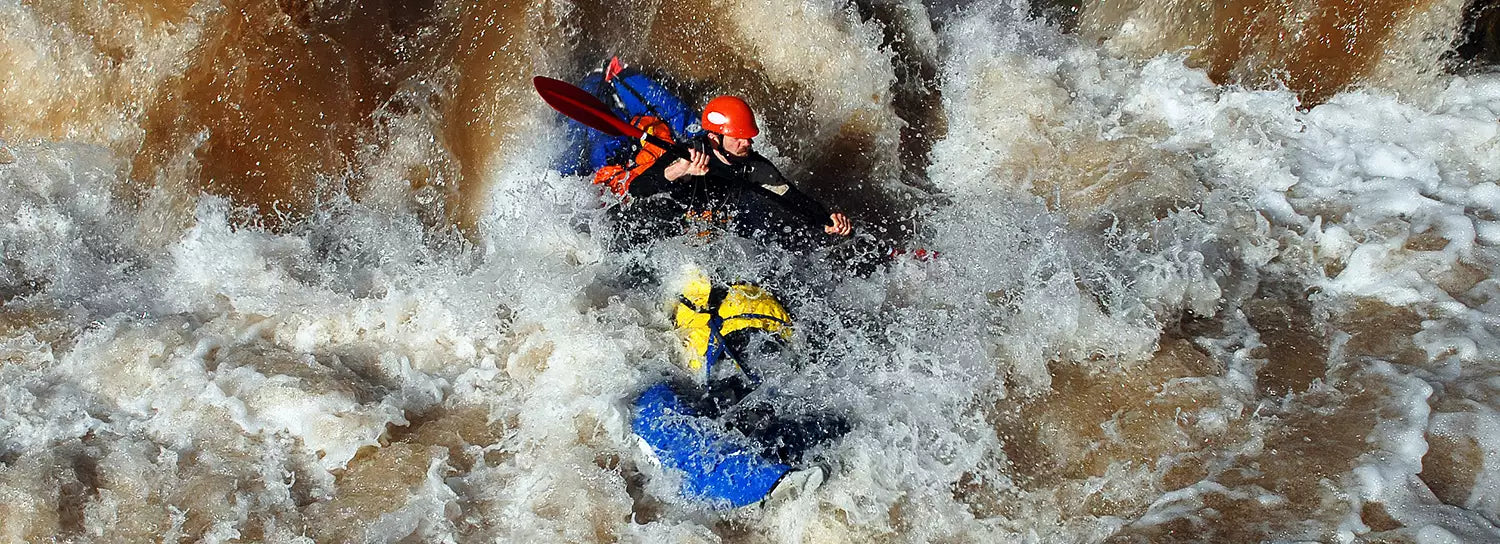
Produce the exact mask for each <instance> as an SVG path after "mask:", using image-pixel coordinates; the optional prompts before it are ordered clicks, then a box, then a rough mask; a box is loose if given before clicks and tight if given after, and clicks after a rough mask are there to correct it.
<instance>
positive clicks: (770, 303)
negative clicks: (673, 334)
mask: <svg viewBox="0 0 1500 544" xmlns="http://www.w3.org/2000/svg"><path fill="white" fill-rule="evenodd" d="M680 292H681V295H680V296H679V297H678V299H677V302H676V305H675V306H676V307H675V309H674V312H673V319H672V322H673V324H674V325H676V326H677V331H678V332H679V333H680V334H681V335H682V339H683V343H684V344H685V348H686V353H685V354H684V355H685V356H684V359H685V362H684V366H685V367H686V368H687V370H688V372H689V373H691V374H692V375H693V378H694V379H695V380H697V381H698V382H699V383H704V382H707V381H708V378H709V376H710V374H711V373H712V372H713V371H714V366H715V365H716V364H717V363H719V362H721V361H724V360H726V359H727V360H728V361H729V362H730V363H731V364H735V365H736V366H738V364H739V363H738V362H737V361H734V357H733V354H730V353H728V349H727V348H726V346H725V343H724V337H726V336H728V335H730V334H733V333H735V332H738V331H742V330H746V329H759V330H762V331H766V332H769V333H774V334H777V335H779V336H781V337H782V338H783V339H789V338H791V336H792V320H791V316H790V315H788V314H787V311H786V308H785V307H783V306H782V305H781V302H780V301H778V300H776V297H774V296H772V295H771V293H769V292H767V291H766V290H765V289H761V288H760V287H758V286H755V285H751V284H748V283H732V284H729V285H725V286H716V285H714V284H713V282H712V281H710V280H709V279H708V277H707V276H704V275H702V274H701V273H699V274H696V275H695V276H694V277H691V278H690V279H689V280H688V281H687V282H686V283H685V284H684V285H683V287H682V288H681V291H680ZM738 370H739V371H741V372H743V371H745V369H744V368H738Z"/></svg>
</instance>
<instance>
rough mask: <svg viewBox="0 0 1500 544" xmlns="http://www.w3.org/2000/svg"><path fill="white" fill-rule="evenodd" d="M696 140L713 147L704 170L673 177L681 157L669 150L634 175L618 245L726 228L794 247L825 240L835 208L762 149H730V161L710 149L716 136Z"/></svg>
mask: <svg viewBox="0 0 1500 544" xmlns="http://www.w3.org/2000/svg"><path fill="white" fill-rule="evenodd" d="M689 145H693V146H695V147H696V148H697V149H699V150H702V151H704V152H705V153H709V154H710V157H709V162H710V163H711V166H710V172H709V174H708V175H705V176H683V177H680V178H678V179H676V180H674V181H668V180H667V178H666V169H667V166H669V165H670V164H672V163H673V162H674V161H675V160H676V158H674V157H670V156H669V157H664V158H662V159H661V160H658V161H656V163H655V164H653V165H652V166H651V168H649V169H647V170H646V171H645V172H642V173H641V174H640V175H639V176H637V177H636V178H635V179H634V180H632V181H631V182H630V190H629V196H630V201H629V202H628V203H626V204H624V205H622V206H619V207H618V208H616V209H615V212H614V214H613V215H614V216H615V222H616V224H617V229H619V237H618V238H617V243H618V245H621V246H624V247H633V246H636V245H639V244H642V243H645V242H649V241H651V240H655V239H659V238H665V237H670V236H676V235H680V234H697V233H706V232H712V231H715V230H721V229H722V230H725V231H728V232H732V233H734V234H737V235H740V236H743V237H746V238H751V239H754V240H759V241H763V242H770V243H773V244H776V245H779V246H781V247H784V248H786V249H789V250H793V251H805V250H808V249H811V248H815V247H818V246H819V245H820V244H822V243H825V242H824V240H823V238H825V237H827V236H828V235H827V234H825V233H824V232H823V226H824V225H825V224H830V223H829V215H830V214H829V211H828V208H827V207H825V206H823V205H822V204H820V203H818V201H816V200H813V199H812V198H811V197H808V196H807V195H806V194H805V193H803V192H801V191H798V190H797V188H796V187H794V186H792V184H791V183H789V182H787V180H786V177H785V176H782V175H781V171H780V170H778V169H777V168H776V166H775V165H773V164H771V161H769V160H767V159H766V158H765V157H763V156H761V155H760V154H759V153H756V152H753V151H752V152H750V155H749V156H746V157H733V156H729V155H728V154H725V156H726V157H728V158H729V159H730V161H731V164H729V165H725V164H723V163H722V162H719V160H718V159H717V158H716V157H714V156H713V155H712V151H708V149H709V142H708V141H707V140H706V139H701V138H700V139H697V140H693V141H690V142H689Z"/></svg>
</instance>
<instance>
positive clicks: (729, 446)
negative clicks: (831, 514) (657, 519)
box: [631, 383, 792, 508]
mask: <svg viewBox="0 0 1500 544" xmlns="http://www.w3.org/2000/svg"><path fill="white" fill-rule="evenodd" d="M631 430H633V431H635V434H636V435H637V436H640V437H641V439H642V440H644V441H645V442H646V444H647V445H648V446H650V447H651V451H652V453H654V454H655V455H656V458H657V460H658V461H660V462H661V464H662V465H663V466H665V467H667V468H669V469H672V470H675V471H678V472H681V473H682V492H683V494H684V495H687V496H688V497H689V498H692V499H695V500H701V501H704V502H707V503H709V504H713V505H716V506H727V507H731V508H739V507H742V506H748V505H751V504H755V503H757V502H760V501H761V499H764V498H765V497H766V496H767V495H769V494H770V493H771V490H772V489H773V488H775V487H776V483H777V482H778V481H780V480H781V478H782V476H784V475H785V474H786V473H788V472H791V471H792V467H790V466H787V465H784V464H781V463H777V462H775V461H773V460H771V459H768V458H766V457H764V456H763V455H761V454H760V453H759V452H760V451H761V449H762V448H761V447H760V446H759V445H758V444H756V443H754V442H753V441H751V440H750V439H748V438H745V437H744V436H741V435H739V434H738V433H734V432H732V431H729V430H728V429H725V428H724V426H723V425H720V424H719V423H718V422H717V421H714V420H713V419H711V418H707V417H702V416H700V415H699V414H697V413H695V412H694V411H693V410H692V409H691V408H690V407H688V406H686V405H685V404H684V403H683V401H682V399H681V398H680V397H679V396H678V395H677V393H676V392H674V391H672V388H671V386H670V385H668V384H666V383H660V384H657V385H655V386H652V387H651V388H649V389H647V390H646V391H645V392H643V393H641V396H640V397H638V398H637V399H636V401H635V420H634V421H633V422H632V423H631Z"/></svg>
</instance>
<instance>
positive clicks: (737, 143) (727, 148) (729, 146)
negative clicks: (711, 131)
mask: <svg viewBox="0 0 1500 544" xmlns="http://www.w3.org/2000/svg"><path fill="white" fill-rule="evenodd" d="M754 142H755V140H753V139H750V138H735V137H734V136H720V137H719V146H720V147H723V148H724V152H725V153H729V154H730V155H734V156H736V157H746V156H749V155H750V144H752V143H754Z"/></svg>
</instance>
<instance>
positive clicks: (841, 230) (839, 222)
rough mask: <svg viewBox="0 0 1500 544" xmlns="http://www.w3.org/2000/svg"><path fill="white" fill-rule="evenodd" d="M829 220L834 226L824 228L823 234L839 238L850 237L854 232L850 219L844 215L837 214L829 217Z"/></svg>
mask: <svg viewBox="0 0 1500 544" xmlns="http://www.w3.org/2000/svg"><path fill="white" fill-rule="evenodd" d="M828 220H829V221H832V222H833V224H832V225H827V226H824V227H823V232H826V233H828V234H836V235H838V236H848V235H849V233H851V232H854V226H853V225H851V224H850V223H849V218H848V217H845V216H844V214H841V213H836V214H833V215H830V216H828Z"/></svg>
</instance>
